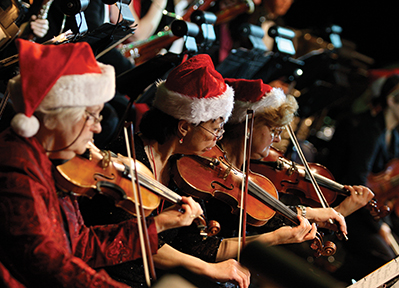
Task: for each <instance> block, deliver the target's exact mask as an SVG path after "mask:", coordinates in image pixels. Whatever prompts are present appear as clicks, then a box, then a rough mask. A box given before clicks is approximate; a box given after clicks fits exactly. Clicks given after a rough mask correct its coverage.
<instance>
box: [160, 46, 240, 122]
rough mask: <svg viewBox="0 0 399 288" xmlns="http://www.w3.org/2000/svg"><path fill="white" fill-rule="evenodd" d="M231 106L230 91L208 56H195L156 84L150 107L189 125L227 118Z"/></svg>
mask: <svg viewBox="0 0 399 288" xmlns="http://www.w3.org/2000/svg"><path fill="white" fill-rule="evenodd" d="M233 105H234V92H233V89H232V88H231V87H230V86H229V85H227V84H226V83H225V82H224V79H223V77H222V75H221V74H220V73H219V72H217V71H216V70H215V67H214V65H213V62H212V59H211V57H210V56H209V55H206V54H199V55H196V56H194V57H192V58H190V59H188V60H186V61H185V62H183V63H181V64H180V65H179V66H177V67H176V68H175V69H173V70H172V71H171V72H170V74H169V75H168V78H167V79H166V81H162V82H159V83H158V87H157V92H156V95H155V99H154V102H153V106H154V107H156V108H158V109H159V110H161V111H163V112H165V113H166V114H168V115H171V116H173V117H174V118H176V119H179V120H187V121H188V122H190V123H193V124H199V123H200V122H206V121H209V120H213V119H218V118H219V117H223V118H224V120H225V121H227V119H228V118H229V116H230V114H231V111H232V110H233Z"/></svg>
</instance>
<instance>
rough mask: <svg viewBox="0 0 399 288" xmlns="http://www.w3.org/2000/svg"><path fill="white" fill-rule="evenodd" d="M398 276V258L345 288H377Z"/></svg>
mask: <svg viewBox="0 0 399 288" xmlns="http://www.w3.org/2000/svg"><path fill="white" fill-rule="evenodd" d="M398 275H399V257H396V258H395V259H393V260H391V261H389V262H388V263H386V264H385V265H383V266H381V267H380V268H378V269H377V270H375V271H374V272H372V273H370V274H369V275H367V276H366V277H364V278H362V279H360V280H359V281H357V282H356V283H354V284H352V285H350V286H348V287H347V288H377V287H380V286H381V285H383V284H385V283H387V282H388V281H390V280H392V279H393V278H395V277H397V276H398Z"/></svg>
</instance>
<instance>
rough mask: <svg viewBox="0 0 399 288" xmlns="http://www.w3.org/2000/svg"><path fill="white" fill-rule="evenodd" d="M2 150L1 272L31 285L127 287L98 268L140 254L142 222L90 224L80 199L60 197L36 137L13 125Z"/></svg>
mask: <svg viewBox="0 0 399 288" xmlns="http://www.w3.org/2000/svg"><path fill="white" fill-rule="evenodd" d="M0 151H1V153H0V223H1V225H0V276H2V275H3V276H4V275H7V279H11V280H10V281H14V280H15V279H16V280H18V281H19V282H20V283H22V284H23V285H25V286H27V287H126V285H125V284H121V283H118V282H116V281H114V280H112V279H111V278H110V277H109V276H108V274H107V273H106V272H105V271H104V270H100V271H99V272H97V271H96V270H94V269H93V268H98V267H104V266H109V265H114V264H119V263H122V262H125V261H130V260H134V259H137V258H139V257H140V255H141V250H140V245H139V244H140V243H139V237H138V235H137V233H136V231H137V224H136V222H135V221H134V220H127V221H124V222H122V223H119V224H117V225H103V226H94V227H86V226H85V225H84V223H83V219H82V216H81V214H80V211H79V207H78V203H77V201H76V197H73V196H64V197H60V198H58V196H57V193H56V188H55V183H54V180H53V176H52V169H54V168H53V165H52V163H51V161H50V160H49V158H48V157H47V156H46V154H45V151H44V149H43V147H42V146H41V145H40V143H39V142H38V141H37V139H36V138H34V137H33V138H29V139H26V138H21V137H19V136H17V135H16V134H14V133H13V132H12V131H11V130H10V129H7V130H6V131H4V132H3V133H2V134H0ZM148 221H149V223H148V225H149V227H148V232H149V235H150V244H151V247H152V250H153V251H152V252H153V253H156V250H157V247H158V237H157V234H156V227H155V223H154V222H153V220H152V219H150V220H148ZM13 278H14V279H13ZM7 279H1V280H2V281H3V282H7V281H8V280H7ZM0 283H1V281H0ZM5 285H7V284H5ZM10 285H11V284H10ZM10 287H12V286H10Z"/></svg>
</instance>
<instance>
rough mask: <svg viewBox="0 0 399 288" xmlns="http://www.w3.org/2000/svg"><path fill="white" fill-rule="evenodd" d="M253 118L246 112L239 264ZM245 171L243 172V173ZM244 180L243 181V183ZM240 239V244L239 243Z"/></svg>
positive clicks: (251, 111)
mask: <svg viewBox="0 0 399 288" xmlns="http://www.w3.org/2000/svg"><path fill="white" fill-rule="evenodd" d="M249 114H250V115H251V119H250V121H248V118H249V116H248V115H249ZM253 118H254V112H253V110H247V115H246V116H245V141H244V152H245V153H244V159H243V171H242V173H243V175H245V178H244V177H243V182H242V185H241V205H240V218H239V219H240V220H239V229H238V251H237V261H238V262H240V255H241V243H242V246H245V235H246V226H247V195H248V184H249V181H248V180H249V165H250V160H251V145H252V132H253ZM248 123H249V125H250V129H249V132H248ZM244 171H245V172H244ZM244 180H245V181H244ZM241 235H242V236H241ZM241 237H242V242H241Z"/></svg>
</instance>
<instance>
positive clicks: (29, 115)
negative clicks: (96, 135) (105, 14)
mask: <svg viewBox="0 0 399 288" xmlns="http://www.w3.org/2000/svg"><path fill="white" fill-rule="evenodd" d="M16 41H17V45H18V48H19V67H20V74H19V75H18V76H16V77H14V78H12V79H11V80H10V81H9V83H8V89H9V91H10V99H11V101H12V103H13V106H14V109H15V112H16V113H17V114H16V115H15V116H14V118H13V119H12V121H11V127H12V128H13V129H14V131H15V132H16V133H17V134H19V135H21V136H23V137H32V136H34V135H35V134H36V133H37V131H38V130H39V121H38V119H37V118H36V117H35V116H34V115H33V113H34V112H35V111H36V109H37V108H38V107H39V106H40V105H41V106H42V107H43V108H45V109H57V108H63V107H79V106H82V107H84V106H93V105H98V104H102V103H105V102H107V101H109V100H110V99H112V97H113V96H114V95H115V71H114V68H113V67H112V66H110V65H105V64H102V63H99V62H97V61H96V59H95V57H94V55H93V52H92V49H91V47H90V45H89V44H88V43H86V42H82V43H74V44H72V43H69V44H62V45H42V44H37V43H33V42H31V41H26V40H22V39H17V40H16Z"/></svg>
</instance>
